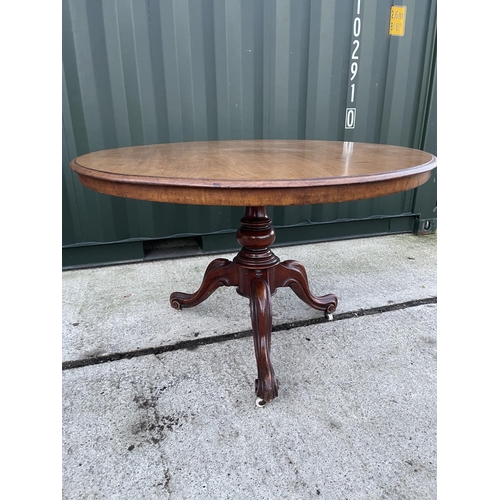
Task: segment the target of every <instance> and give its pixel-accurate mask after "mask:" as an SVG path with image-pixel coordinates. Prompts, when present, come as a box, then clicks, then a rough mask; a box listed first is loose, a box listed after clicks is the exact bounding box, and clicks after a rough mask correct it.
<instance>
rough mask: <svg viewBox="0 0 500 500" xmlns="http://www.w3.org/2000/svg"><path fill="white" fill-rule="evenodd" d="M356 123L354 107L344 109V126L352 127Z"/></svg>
mask: <svg viewBox="0 0 500 500" xmlns="http://www.w3.org/2000/svg"><path fill="white" fill-rule="evenodd" d="M355 125H356V108H347V109H346V110H345V128H354V127H355Z"/></svg>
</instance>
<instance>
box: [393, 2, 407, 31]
mask: <svg viewBox="0 0 500 500" xmlns="http://www.w3.org/2000/svg"><path fill="white" fill-rule="evenodd" d="M405 21H406V6H404V5H393V6H392V7H391V24H390V27H389V35H394V36H403V35H404V34H405Z"/></svg>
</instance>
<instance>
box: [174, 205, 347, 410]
mask: <svg viewBox="0 0 500 500" xmlns="http://www.w3.org/2000/svg"><path fill="white" fill-rule="evenodd" d="M236 239H237V240H238V242H239V243H240V245H241V246H242V247H243V248H242V249H241V250H240V252H239V253H238V255H236V257H235V258H234V259H233V261H230V260H227V259H215V260H214V261H212V262H211V263H210V265H209V266H208V267H207V270H206V271H205V276H204V277H203V281H202V283H201V286H200V288H199V289H198V291H197V292H195V293H193V294H188V293H181V292H175V293H172V295H171V296H170V304H171V305H172V307H174V308H175V309H182V308H184V307H194V306H196V305H198V304H200V303H201V302H203V301H204V300H205V299H207V298H208V297H209V296H210V295H211V294H212V293H213V292H214V291H215V290H216V289H217V288H219V287H221V286H236V287H237V288H236V291H237V292H238V293H239V294H240V295H242V296H244V297H247V298H249V299H250V317H251V320H252V330H253V339H254V347H255V357H256V360H257V380H256V381H255V392H256V395H257V397H258V398H260V399H262V400H263V401H265V402H266V403H268V402H269V401H272V400H273V399H274V398H275V397H277V396H278V380H277V379H276V376H275V375H274V370H273V366H272V364H271V329H272V314H271V296H272V295H273V294H274V293H275V291H276V289H277V288H280V287H285V286H288V287H290V288H291V289H292V290H293V291H294V292H295V294H296V295H297V296H298V297H299V298H300V299H302V300H303V301H304V302H305V303H306V304H308V305H310V306H311V307H314V308H315V309H319V310H320V311H324V312H325V314H327V315H328V314H331V313H333V311H335V309H336V308H337V296H336V295H333V294H329V295H324V296H322V297H315V296H314V295H313V294H312V293H311V291H310V290H309V283H308V280H307V274H306V270H305V268H304V266H303V265H302V264H300V263H299V262H297V261H295V260H287V261H284V262H280V259H279V258H278V257H277V256H276V255H274V253H273V252H272V251H271V250H270V248H269V247H270V246H271V245H272V243H273V242H274V240H275V239H276V236H275V233H274V229H273V228H272V226H271V220H270V219H269V217H268V216H267V212H266V207H247V208H246V211H245V216H244V217H243V219H241V227H240V229H239V230H238V232H237V234H236Z"/></svg>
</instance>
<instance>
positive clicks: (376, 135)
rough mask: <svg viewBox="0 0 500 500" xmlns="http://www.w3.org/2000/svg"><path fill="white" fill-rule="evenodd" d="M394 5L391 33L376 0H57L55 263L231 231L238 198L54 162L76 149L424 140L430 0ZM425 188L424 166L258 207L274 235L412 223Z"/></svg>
mask: <svg viewBox="0 0 500 500" xmlns="http://www.w3.org/2000/svg"><path fill="white" fill-rule="evenodd" d="M397 5H401V6H404V7H406V9H405V19H404V34H403V36H398V35H396V34H392V35H391V34H390V29H391V8H392V6H393V2H392V1H388V0H266V1H265V0H251V1H250V0H246V1H245V0H133V1H130V0H128V1H122V0H63V19H62V21H63V22H62V26H63V39H62V42H63V45H62V47H63V54H62V56H63V79H64V80H63V138H62V146H63V155H62V158H63V162H62V177H63V267H64V268H74V267H80V266H88V265H102V264H109V263H116V262H126V261H141V260H144V259H151V258H162V257H169V256H178V255H188V254H193V253H197V252H218V251H221V250H229V249H231V250H232V249H234V248H235V246H237V244H236V241H235V238H234V232H235V231H236V229H237V228H238V226H239V219H240V218H241V217H242V215H243V209H242V208H231V207H201V206H185V205H174V204H161V203H152V202H144V201H134V200H128V199H121V198H117V197H111V196H107V195H102V194H99V193H96V192H93V191H90V190H88V189H86V188H84V187H82V186H81V185H80V183H79V182H78V179H77V177H76V175H75V174H74V173H73V172H71V171H70V169H69V166H68V164H69V161H70V160H71V159H72V158H74V157H76V156H78V155H82V154H85V153H87V152H90V151H96V150H101V149H108V148H116V147H122V146H133V145H142V144H154V143H162V142H179V141H206V140H228V139H317V140H340V141H343V140H345V141H357V142H371V143H381V144H394V145H400V146H408V147H415V148H418V149H423V150H425V151H428V152H430V153H432V154H435V155H437V147H436V1H435V0H418V1H417V0H410V1H402V2H401V3H399V4H397ZM400 28H401V27H400V26H398V29H399V30H400ZM393 29H395V27H394V26H393ZM354 63H355V64H354ZM353 85H355V88H354V89H353V87H352V86H353ZM353 95H354V96H355V98H354V100H353ZM351 101H352V102H351ZM348 108H354V109H355V117H354V118H353V112H352V111H351V112H349V111H346V110H347V109H348ZM436 197H437V195H436V171H434V173H433V175H432V177H431V179H430V180H429V182H427V183H426V184H425V185H424V186H421V187H420V188H418V189H415V190H412V191H409V192H405V193H399V194H395V195H391V196H386V197H381V198H376V199H372V200H363V201H356V202H348V203H337V204H322V205H309V206H300V207H284V208H283V207H274V208H273V207H269V214H270V216H271V218H272V219H273V222H274V225H275V227H276V228H277V230H276V233H277V240H276V246H279V245H285V244H297V243H304V242H308V241H321V240H332V239H336V238H353V237H361V236H369V235H379V234H389V233H397V232H414V233H417V234H425V233H429V232H433V231H435V229H436V221H437V213H436V204H437V202H436Z"/></svg>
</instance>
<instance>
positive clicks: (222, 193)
mask: <svg viewBox="0 0 500 500" xmlns="http://www.w3.org/2000/svg"><path fill="white" fill-rule="evenodd" d="M436 164H437V160H436V158H435V157H434V156H433V155H431V154H430V153H426V152H424V151H420V150H416V149H411V148H404V147H399V146H389V145H380V144H366V143H356V142H354V143H353V142H337V141H307V140H304V141H299V140H242V141H240V140H238V141H213V142H187V143H170V144H154V145H148V146H132V147H125V148H118V149H108V150H103V151H96V152H93V153H89V154H86V155H82V156H79V157H77V158H75V159H74V160H72V161H71V163H70V167H71V169H72V170H74V171H75V172H76V173H77V174H78V176H79V179H80V182H81V183H82V184H83V185H84V186H86V187H88V188H90V189H93V190H95V191H98V192H101V193H105V194H110V195H114V196H121V197H126V198H135V199H141V200H150V201H160V202H171V203H186V204H197V205H228V206H231V205H234V206H250V205H254V206H257V205H259V206H260V205H301V204H310V203H330V202H339V201H349V200H357V199H363V198H373V197H377V196H383V195H387V194H391V193H395V192H399V191H405V190H408V189H413V188H415V187H418V186H419V185H421V184H423V183H424V182H426V181H427V180H428V179H429V177H430V172H431V170H432V169H433V168H435V167H436Z"/></svg>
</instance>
